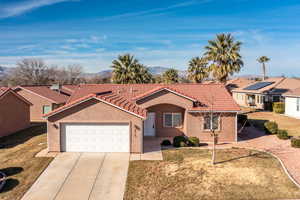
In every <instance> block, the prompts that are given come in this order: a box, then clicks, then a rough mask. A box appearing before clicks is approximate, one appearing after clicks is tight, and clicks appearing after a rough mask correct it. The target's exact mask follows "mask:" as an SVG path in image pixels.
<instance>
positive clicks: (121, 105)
mask: <svg viewBox="0 0 300 200" xmlns="http://www.w3.org/2000/svg"><path fill="white" fill-rule="evenodd" d="M91 99H96V100H98V101H101V102H103V103H106V104H108V105H111V106H113V107H116V108H118V109H120V110H123V111H125V112H127V113H130V114H132V115H135V116H137V117H140V118H143V119H144V118H145V117H146V114H147V112H146V110H145V109H143V108H140V107H138V106H137V105H135V104H133V103H131V102H130V101H128V100H127V99H124V98H122V97H120V96H118V95H116V94H113V93H111V92H104V93H100V94H99V93H98V94H89V95H87V96H85V97H83V98H80V99H77V100H75V101H73V102H70V103H68V104H66V105H64V106H62V107H59V108H58V109H56V110H53V111H52V112H50V113H48V114H45V115H44V116H43V117H45V118H48V117H50V116H53V115H56V114H58V113H60V112H63V111H64V110H67V109H69V108H72V107H74V106H76V105H79V104H81V103H83V102H86V101H89V100H91Z"/></svg>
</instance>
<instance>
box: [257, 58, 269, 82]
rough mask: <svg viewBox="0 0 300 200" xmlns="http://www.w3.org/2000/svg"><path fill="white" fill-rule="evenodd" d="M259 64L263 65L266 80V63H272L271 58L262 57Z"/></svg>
mask: <svg viewBox="0 0 300 200" xmlns="http://www.w3.org/2000/svg"><path fill="white" fill-rule="evenodd" d="M257 61H258V62H259V63H261V64H262V70H263V80H265V79H266V62H268V61H270V58H268V57H267V56H261V57H259V58H258V59H257Z"/></svg>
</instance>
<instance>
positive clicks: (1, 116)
mask: <svg viewBox="0 0 300 200" xmlns="http://www.w3.org/2000/svg"><path fill="white" fill-rule="evenodd" d="M30 106H31V103H30V102H29V101H27V100H26V99H25V98H23V97H22V96H20V95H19V94H17V93H16V92H14V91H13V90H12V89H10V88H6V89H4V88H1V89H0V127H1V128H0V137H3V136H6V135H10V134H12V133H15V132H17V131H19V130H22V129H25V128H28V127H29V126H30Z"/></svg>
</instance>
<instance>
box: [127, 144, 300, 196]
mask: <svg viewBox="0 0 300 200" xmlns="http://www.w3.org/2000/svg"><path fill="white" fill-rule="evenodd" d="M163 156H164V160H163V161H131V162H130V165H129V172H128V179H127V185H126V192H125V197H124V199H125V200H133V199H144V200H147V199H149V200H150V199H151V200H153V199H164V200H171V199H172V200H174V199H175V200H176V199H178V200H192V199H197V200H198V199H210V200H211V199H230V200H232V199H243V200H245V199H293V198H300V189H299V188H298V187H297V186H296V185H295V184H294V183H293V182H292V181H291V180H290V179H289V178H288V177H287V175H286V174H285V173H284V171H283V169H282V168H281V165H280V163H279V161H278V160H277V159H276V158H274V157H272V156H270V155H269V154H266V153H261V152H257V151H251V150H247V149H236V148H235V149H226V150H217V162H218V164H216V165H214V166H213V165H211V152H210V151H209V150H204V149H172V150H165V151H163Z"/></svg>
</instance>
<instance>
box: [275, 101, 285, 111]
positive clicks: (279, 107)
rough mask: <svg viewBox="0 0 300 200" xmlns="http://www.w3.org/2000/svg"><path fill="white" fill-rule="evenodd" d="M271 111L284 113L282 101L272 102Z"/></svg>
mask: <svg viewBox="0 0 300 200" xmlns="http://www.w3.org/2000/svg"><path fill="white" fill-rule="evenodd" d="M273 112H275V113H279V114H283V113H284V103H283V102H275V103H273Z"/></svg>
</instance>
